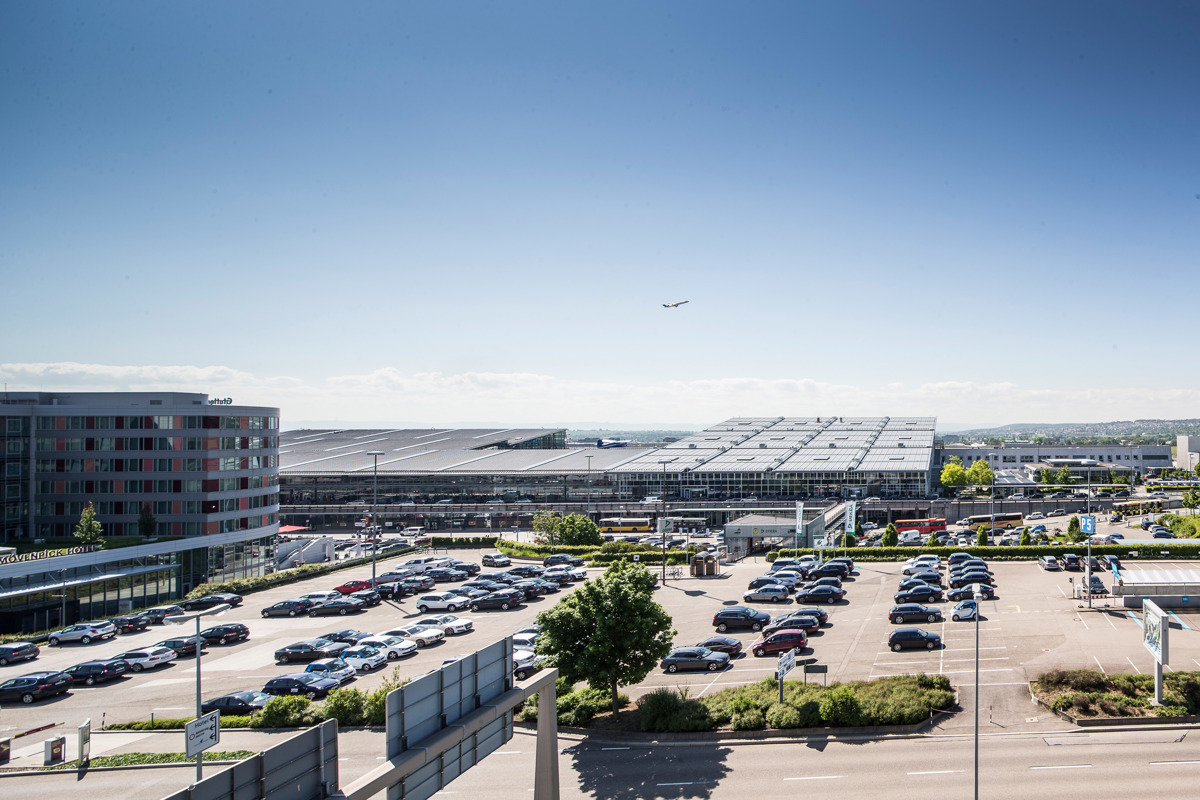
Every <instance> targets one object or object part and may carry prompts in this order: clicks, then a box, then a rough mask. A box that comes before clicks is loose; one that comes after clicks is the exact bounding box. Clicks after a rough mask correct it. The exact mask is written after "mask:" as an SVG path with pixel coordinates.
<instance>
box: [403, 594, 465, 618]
mask: <svg viewBox="0 0 1200 800" xmlns="http://www.w3.org/2000/svg"><path fill="white" fill-rule="evenodd" d="M416 605H417V613H418V614H428V613H429V612H430V611H462V610H463V609H464V608H466V607H467V606H469V605H471V601H470V600H469V599H468V598H466V597H463V596H462V595H457V594H450V593H449V592H439V593H436V594H423V595H421V596H420V597H418V598H417V604H416Z"/></svg>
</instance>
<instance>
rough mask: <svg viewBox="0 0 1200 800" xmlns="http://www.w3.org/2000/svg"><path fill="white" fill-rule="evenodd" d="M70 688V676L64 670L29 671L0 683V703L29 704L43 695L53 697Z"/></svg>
mask: <svg viewBox="0 0 1200 800" xmlns="http://www.w3.org/2000/svg"><path fill="white" fill-rule="evenodd" d="M70 688H71V676H70V675H68V674H66V673H65V672H31V673H29V674H28V675H22V676H20V677H19V678H10V679H9V680H6V681H5V682H4V683H0V703H17V702H20V703H24V704H26V705H29V704H30V703H32V702H33V701H34V700H41V699H42V698H43V697H54V696H55V695H59V694H62V693H63V692H66V691H68V690H69V689H70Z"/></svg>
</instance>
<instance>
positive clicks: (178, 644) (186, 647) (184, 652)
mask: <svg viewBox="0 0 1200 800" xmlns="http://www.w3.org/2000/svg"><path fill="white" fill-rule="evenodd" d="M197 643H199V645H200V650H201V651H204V650H207V649H208V642H206V641H204V637H200V638H199V639H197V638H196V637H195V636H179V637H175V638H173V639H163V640H162V641H161V642H157V643H156V644H155V645H154V646H155V647H169V648H171V649H172V650H174V651H175V655H177V656H179V657H180V658H190V657H192V656H194V655H196V644H197Z"/></svg>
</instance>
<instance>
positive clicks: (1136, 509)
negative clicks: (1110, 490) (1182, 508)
mask: <svg viewBox="0 0 1200 800" xmlns="http://www.w3.org/2000/svg"><path fill="white" fill-rule="evenodd" d="M1162 510H1163V501H1162V500H1155V499H1149V500H1125V501H1122V502H1120V503H1113V511H1114V512H1115V513H1117V514H1124V515H1125V516H1127V517H1132V516H1137V515H1138V514H1157V513H1158V512H1159V511H1162Z"/></svg>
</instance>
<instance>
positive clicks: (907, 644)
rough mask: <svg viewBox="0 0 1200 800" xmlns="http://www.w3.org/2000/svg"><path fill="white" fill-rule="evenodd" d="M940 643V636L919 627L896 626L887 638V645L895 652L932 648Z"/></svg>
mask: <svg viewBox="0 0 1200 800" xmlns="http://www.w3.org/2000/svg"><path fill="white" fill-rule="evenodd" d="M941 644H942V637H941V636H938V635H937V634H936V633H929V632H927V631H923V630H921V629H920V628H897V629H896V630H894V631H892V632H891V634H890V635H889V636H888V638H887V646H888V647H890V648H891V649H893V650H895V651H897V652H899V651H900V650H906V649H913V648H924V649H926V650H933V649H934V648H936V647H939V646H940V645H941Z"/></svg>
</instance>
